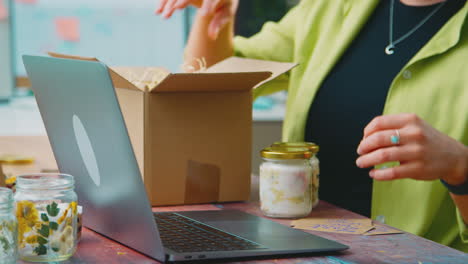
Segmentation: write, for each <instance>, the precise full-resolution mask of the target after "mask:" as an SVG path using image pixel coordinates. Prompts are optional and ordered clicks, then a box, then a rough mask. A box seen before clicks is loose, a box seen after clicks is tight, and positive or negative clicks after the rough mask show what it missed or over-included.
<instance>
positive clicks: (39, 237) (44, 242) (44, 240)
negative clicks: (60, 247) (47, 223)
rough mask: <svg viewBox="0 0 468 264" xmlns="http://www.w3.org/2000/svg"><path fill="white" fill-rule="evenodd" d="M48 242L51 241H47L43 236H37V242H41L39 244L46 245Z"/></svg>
mask: <svg viewBox="0 0 468 264" xmlns="http://www.w3.org/2000/svg"><path fill="white" fill-rule="evenodd" d="M47 242H49V241H47V239H45V238H43V237H41V236H37V243H39V245H45V244H47Z"/></svg>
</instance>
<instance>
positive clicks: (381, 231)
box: [364, 224, 403, 236]
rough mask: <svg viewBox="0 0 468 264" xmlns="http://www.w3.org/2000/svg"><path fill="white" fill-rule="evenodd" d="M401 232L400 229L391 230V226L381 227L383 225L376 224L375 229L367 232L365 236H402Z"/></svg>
mask: <svg viewBox="0 0 468 264" xmlns="http://www.w3.org/2000/svg"><path fill="white" fill-rule="evenodd" d="M401 233H403V232H401V231H400V230H398V229H395V228H391V227H389V226H385V225H381V224H376V225H375V226H374V228H373V229H371V230H369V231H367V232H366V233H365V234H364V235H366V236H375V235H387V234H388V235H389V234H401Z"/></svg>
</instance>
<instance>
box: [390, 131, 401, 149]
mask: <svg viewBox="0 0 468 264" xmlns="http://www.w3.org/2000/svg"><path fill="white" fill-rule="evenodd" d="M390 141H391V142H392V144H393V145H398V144H400V132H398V129H395V135H391V136H390Z"/></svg>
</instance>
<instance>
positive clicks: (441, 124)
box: [234, 0, 468, 252]
mask: <svg viewBox="0 0 468 264" xmlns="http://www.w3.org/2000/svg"><path fill="white" fill-rule="evenodd" d="M377 4H378V0H341V1H337V0H333V1H330V0H322V1H320V0H302V1H301V2H300V4H299V5H298V6H296V7H294V8H293V9H292V10H291V11H290V12H289V13H288V14H287V15H286V16H285V17H284V18H283V19H282V20H281V21H280V22H278V23H272V22H268V23H266V24H265V25H264V27H263V29H262V30H261V31H260V32H259V33H258V34H256V35H255V36H253V37H251V38H249V39H246V38H242V37H236V38H235V44H234V46H235V49H236V54H237V55H239V56H244V57H249V58H255V59H264V60H275V61H282V62H296V63H299V66H298V67H296V68H295V69H293V70H292V71H291V73H290V74H289V75H283V76H281V77H280V78H277V79H276V80H275V81H273V82H270V83H267V84H265V85H263V86H260V87H258V88H257V89H255V91H254V96H259V95H265V94H269V93H273V92H276V91H279V90H284V89H287V90H288V101H287V111H286V116H285V120H284V125H283V140H285V141H302V140H303V139H304V131H305V125H306V121H307V114H308V112H309V111H308V110H309V107H310V105H311V103H312V100H313V99H314V96H315V94H316V92H317V90H318V89H319V87H320V85H321V83H322V82H323V80H324V79H325V77H326V76H327V74H328V73H329V72H330V70H332V69H333V66H334V64H335V63H336V62H337V60H338V59H339V57H340V55H341V54H343V52H344V51H345V50H346V48H347V47H348V46H349V44H350V43H351V41H352V40H353V38H354V37H355V36H356V35H357V34H358V33H359V31H360V29H361V28H362V26H363V25H364V24H365V22H366V21H367V19H368V18H369V15H370V14H371V13H372V12H373V10H374V8H375V7H376V5H377ZM467 14H468V3H467V4H465V6H464V7H463V8H462V9H461V10H460V11H459V12H458V13H457V14H455V15H454V16H453V17H452V18H451V19H450V20H449V21H448V22H447V23H446V24H445V25H444V26H443V27H442V28H441V29H440V30H439V32H438V33H437V34H436V35H434V37H433V38H432V39H431V40H430V41H429V42H428V43H427V44H426V45H425V46H424V47H423V48H422V49H421V50H420V51H419V52H418V53H417V54H416V55H415V56H414V57H413V58H412V59H411V60H410V61H409V62H408V63H407V64H406V65H405V66H404V67H403V69H401V71H400V72H399V73H398V74H397V76H396V77H395V78H394V80H393V82H392V84H391V86H390V88H389V91H388V95H387V98H386V101H385V107H384V111H383V114H391V113H416V114H417V115H419V116H420V117H421V118H423V119H424V120H425V121H427V122H428V123H429V124H431V125H432V126H433V127H434V128H436V129H438V130H439V131H442V132H443V133H445V134H447V135H449V136H451V137H453V138H455V139H457V140H458V141H460V142H462V143H464V144H465V145H468V21H467ZM322 177H326V175H322ZM337 195H340V194H337ZM350 198H352V197H350ZM377 216H384V218H385V222H386V223H387V224H389V225H391V226H395V227H397V228H400V229H402V230H405V231H408V232H411V233H413V234H416V235H420V236H423V237H426V238H428V239H431V240H434V241H436V242H438V243H441V244H444V245H449V246H452V247H454V248H457V249H459V250H462V251H464V252H468V229H467V227H466V225H465V224H464V223H463V220H462V219H461V217H460V215H459V214H458V211H457V209H456V207H455V205H454V203H453V201H452V199H451V198H450V196H449V193H448V191H447V190H446V189H445V188H444V187H443V186H442V184H441V183H440V182H439V181H415V180H410V179H405V180H395V181H390V182H378V181H375V182H374V187H373V195H372V218H374V219H375V218H376V217H377Z"/></svg>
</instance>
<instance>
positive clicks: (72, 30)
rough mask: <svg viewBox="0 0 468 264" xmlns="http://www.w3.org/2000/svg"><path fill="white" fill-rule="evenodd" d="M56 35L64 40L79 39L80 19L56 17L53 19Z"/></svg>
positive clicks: (74, 40)
mask: <svg viewBox="0 0 468 264" xmlns="http://www.w3.org/2000/svg"><path fill="white" fill-rule="evenodd" d="M55 29H56V32H57V36H58V37H59V38H60V39H62V40H65V41H70V42H78V41H80V20H79V19H78V18H76V17H58V18H56V19H55Z"/></svg>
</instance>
